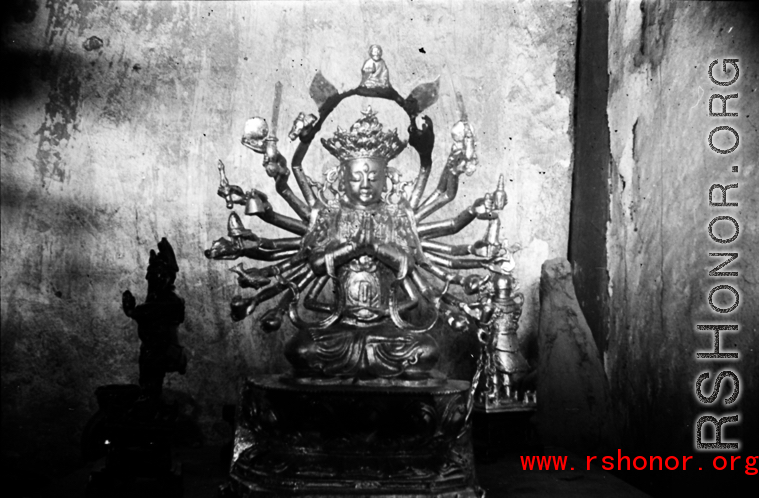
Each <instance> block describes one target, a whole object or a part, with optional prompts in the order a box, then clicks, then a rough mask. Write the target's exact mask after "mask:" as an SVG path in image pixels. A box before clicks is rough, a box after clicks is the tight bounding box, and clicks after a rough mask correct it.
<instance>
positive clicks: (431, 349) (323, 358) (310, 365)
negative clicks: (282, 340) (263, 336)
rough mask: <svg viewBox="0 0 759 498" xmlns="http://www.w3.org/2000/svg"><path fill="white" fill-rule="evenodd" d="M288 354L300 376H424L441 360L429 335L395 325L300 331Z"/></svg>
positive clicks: (288, 346) (435, 344)
mask: <svg viewBox="0 0 759 498" xmlns="http://www.w3.org/2000/svg"><path fill="white" fill-rule="evenodd" d="M285 356H286V357H287V359H288V361H289V362H290V363H291V364H292V365H293V367H294V368H295V373H296V375H298V376H306V377H307V376H315V377H366V378H393V377H401V378H403V377H408V378H424V377H425V376H427V375H428V372H429V371H430V370H432V368H433V367H434V366H435V364H436V363H437V360H438V348H437V343H436V341H435V339H434V338H432V337H431V336H430V335H429V334H413V333H409V332H404V331H401V330H399V329H397V328H394V327H388V326H382V325H377V326H372V327H350V328H348V327H344V326H343V327H336V328H334V329H332V330H326V331H318V332H315V333H312V332H309V331H307V330H300V331H298V333H297V334H296V335H295V336H293V337H292V339H290V341H289V342H288V343H287V346H286V348H285Z"/></svg>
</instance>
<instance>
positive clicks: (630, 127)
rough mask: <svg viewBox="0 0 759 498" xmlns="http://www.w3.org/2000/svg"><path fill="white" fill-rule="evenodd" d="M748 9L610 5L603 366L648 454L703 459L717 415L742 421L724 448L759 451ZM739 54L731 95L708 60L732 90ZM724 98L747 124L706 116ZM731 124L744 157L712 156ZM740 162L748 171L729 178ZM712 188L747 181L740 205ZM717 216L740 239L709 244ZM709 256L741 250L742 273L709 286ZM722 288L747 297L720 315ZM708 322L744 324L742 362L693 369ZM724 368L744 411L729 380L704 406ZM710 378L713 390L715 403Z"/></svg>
mask: <svg viewBox="0 0 759 498" xmlns="http://www.w3.org/2000/svg"><path fill="white" fill-rule="evenodd" d="M750 9H751V5H750V4H747V3H723V2H718V3H707V2H692V3H686V2H671V3H665V2H644V3H638V2H626V1H613V2H611V4H610V15H609V26H610V29H609V40H610V43H609V74H610V88H609V106H608V111H609V133H610V136H611V159H612V172H611V189H612V197H611V224H610V226H609V232H608V254H609V272H610V281H611V283H610V287H609V292H610V293H611V310H612V311H611V313H612V314H611V333H610V337H609V340H608V350H607V351H606V355H605V361H606V370H607V373H608V376H609V379H610V383H611V391H612V399H613V400H615V403H616V413H617V416H618V422H619V425H620V428H621V431H622V436H623V440H624V442H625V445H626V446H627V447H628V448H631V449H634V448H639V449H645V451H647V452H648V451H651V452H652V453H645V454H647V455H648V454H665V455H668V454H693V453H694V449H695V434H696V433H695V429H694V424H695V422H696V420H697V419H698V417H699V416H700V415H703V414H706V413H708V412H711V413H715V414H726V413H733V412H740V413H741V414H742V415H741V419H740V425H739V426H735V425H733V426H732V427H730V428H727V429H726V433H725V436H724V439H725V440H730V439H740V440H741V441H742V443H743V445H744V446H743V449H744V450H748V451H752V450H753V454H756V449H757V428H759V425H757V424H756V420H757V416H758V415H759V410H757V402H758V401H759V378H758V377H757V375H756V374H757V372H759V360H758V359H757V355H756V351H757V338H758V337H759V332H758V331H757V329H759V305H758V304H757V299H756V298H757V296H759V265H757V262H758V261H759V249H758V247H759V234H757V231H756V229H755V227H756V220H757V216H759V184H758V182H757V174H758V170H757V166H758V165H757V160H758V159H759V132H758V131H757V118H758V116H759V112H758V111H759V97H757V93H756V92H757V87H759V80H758V78H759V70H758V68H759V29H757V27H759V23H758V22H757V20H758V19H757V16H756V10H753V11H751V10H750ZM731 57H734V58H738V59H739V61H740V62H739V67H740V77H739V80H738V81H737V82H736V83H735V84H734V85H732V86H730V87H721V86H717V85H714V84H713V83H711V82H710V80H709V77H708V74H707V70H708V68H709V64H710V63H711V62H712V61H713V60H715V59H718V60H719V61H720V65H719V66H717V67H715V73H714V74H715V77H716V78H718V79H720V80H723V81H724V80H728V79H729V77H728V76H727V75H724V74H723V73H722V71H721V70H720V68H721V61H722V59H723V58H731ZM714 93H720V94H729V93H738V94H739V98H738V99H731V100H730V101H729V106H728V110H729V111H730V112H738V113H739V116H738V117H731V118H724V117H723V118H717V117H710V116H709V114H708V108H707V105H708V99H709V97H710V95H712V94H714ZM718 103H719V101H715V112H719V109H720V107H719V106H718V105H716V104H718ZM724 124H730V125H731V126H733V127H735V129H736V130H738V131H739V135H740V146H739V148H738V149H737V150H736V151H735V152H734V153H732V154H729V155H728V156H725V155H720V154H716V153H713V152H712V151H711V150H710V149H709V146H708V143H707V137H708V134H709V132H710V131H711V130H712V129H713V128H714V127H715V126H717V125H724ZM724 138H725V137H724V136H723V137H719V136H717V137H715V144H718V145H720V146H721V147H723V148H727V147H726V146H725V145H726V142H727V141H726V140H725V141H724V142H723V141H721V140H723V139H724ZM728 147H729V146H728ZM733 165H737V166H738V167H739V171H738V173H732V172H731V166H733ZM715 183H720V184H723V185H728V184H731V183H738V185H739V188H738V189H737V190H736V189H731V190H730V191H729V192H730V199H729V200H730V201H731V202H738V206H737V207H727V208H725V207H723V208H717V207H710V206H709V200H708V192H709V187H710V186H711V185H713V184H715ZM715 200H719V196H718V195H715ZM717 215H730V216H733V217H735V218H736V219H737V220H738V221H739V223H740V226H741V232H740V235H739V237H738V238H737V240H736V241H735V242H733V243H731V244H727V245H723V244H718V243H716V242H713V241H712V240H711V239H710V237H709V235H708V232H707V226H708V224H709V222H710V220H711V219H712V218H714V217H715V216H717ZM715 234H717V235H719V236H722V237H725V236H726V234H727V237H729V236H730V235H729V232H728V229H727V225H723V226H719V225H716V226H715ZM709 252H738V253H739V255H740V256H739V259H738V260H737V261H735V262H734V263H732V265H731V266H732V268H730V269H728V268H724V269H723V271H738V273H739V276H738V277H709V276H708V273H709V270H711V269H712V268H714V267H715V266H716V265H717V264H719V263H720V262H721V259H720V258H713V257H709V255H708V253H709ZM717 284H730V285H732V286H734V287H735V288H736V289H737V290H738V291H739V292H740V296H741V301H740V306H739V307H738V309H736V310H735V311H733V312H731V313H728V314H719V313H715V312H714V311H712V309H711V308H710V306H709V304H708V301H707V296H708V293H709V291H710V290H711V289H712V288H713V287H714V286H715V285H717ZM728 296H730V294H729V293H725V292H723V293H718V294H716V295H715V303H717V304H719V305H720V306H725V304H726V303H728V304H727V306H729V305H730V304H729V300H728V299H727V297H728ZM704 323H706V324H709V323H737V324H739V325H740V330H739V332H737V333H723V334H722V336H723V339H722V349H723V350H727V351H730V350H732V351H735V350H737V351H739V354H740V356H739V359H738V360H737V361H731V362H727V361H726V362H723V363H718V362H717V361H705V360H699V361H697V360H696V352H697V351H705V350H706V351H708V350H709V349H711V344H712V336H710V334H709V333H703V332H697V331H696V325H697V324H704ZM726 367H729V368H730V369H732V370H734V371H735V372H737V373H738V374H739V376H740V379H741V380H740V397H739V399H738V401H737V402H736V403H735V404H734V405H731V406H729V407H726V406H725V404H724V402H723V401H722V399H723V398H724V397H725V396H727V395H729V393H730V392H731V385H730V383H729V382H723V384H722V391H720V396H719V399H718V402H716V403H714V405H711V406H707V405H704V404H701V403H699V402H698V401H697V399H696V395H695V382H696V379H697V377H698V376H699V375H700V374H701V373H702V372H710V373H711V379H712V380H713V379H714V377H715V376H716V375H717V374H718V373H719V372H720V371H721V370H722V369H723V368H726ZM712 380H710V381H707V382H706V383H705V386H704V393H705V394H706V395H709V394H710V393H711V382H712ZM726 392H727V393H728V394H725V393H726ZM725 427H729V426H725ZM657 449H659V450H661V452H660V453H655V451H656V450H657ZM672 451H675V452H674V453H670V452H672ZM680 451H682V452H684V453H679V452H680Z"/></svg>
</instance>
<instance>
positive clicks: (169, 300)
mask: <svg viewBox="0 0 759 498" xmlns="http://www.w3.org/2000/svg"><path fill="white" fill-rule="evenodd" d="M178 272H179V266H177V260H176V257H175V256H174V250H173V249H172V247H171V244H169V241H168V240H166V238H165V237H164V238H162V239H161V242H159V243H158V254H156V253H155V251H153V250H152V249H151V251H150V261H149V263H148V272H147V274H146V275H145V280H147V281H148V295H147V297H146V298H145V302H144V303H143V304H140V305H136V301H135V298H134V296H133V295H132V293H131V292H130V291H128V290H127V291H124V294H123V295H122V298H121V300H122V305H123V308H124V313H125V314H126V316H128V317H130V318H132V319H133V320H135V321H136V322H137V334H138V335H139V337H140V341H142V344H141V346H140V389H141V396H140V398H141V399H145V400H156V399H158V398H160V396H161V390H162V387H163V379H164V377H165V376H166V374H167V373H170V372H179V373H180V374H182V375H184V373H185V371H186V369H187V356H186V355H185V352H184V348H183V347H182V346H181V345H180V344H179V337H178V330H179V325H180V324H181V323H182V322H184V299H182V298H181V297H179V296H177V294H176V293H175V292H174V281H175V280H176V278H177V273H178Z"/></svg>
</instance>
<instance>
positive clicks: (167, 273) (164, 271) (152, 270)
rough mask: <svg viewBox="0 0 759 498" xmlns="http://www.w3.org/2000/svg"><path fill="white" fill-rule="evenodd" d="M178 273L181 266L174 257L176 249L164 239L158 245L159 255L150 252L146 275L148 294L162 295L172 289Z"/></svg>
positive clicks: (152, 251)
mask: <svg viewBox="0 0 759 498" xmlns="http://www.w3.org/2000/svg"><path fill="white" fill-rule="evenodd" d="M177 272H179V266H178V265H177V259H176V257H175V256H174V249H173V248H172V247H171V244H169V241H168V240H166V237H164V238H162V239H161V241H160V242H159V243H158V254H156V252H155V251H154V250H152V249H151V250H150V259H149V262H148V272H147V274H146V275H145V280H147V281H148V294H160V293H161V292H163V291H165V290H168V289H172V288H173V286H174V281H175V280H176V278H177Z"/></svg>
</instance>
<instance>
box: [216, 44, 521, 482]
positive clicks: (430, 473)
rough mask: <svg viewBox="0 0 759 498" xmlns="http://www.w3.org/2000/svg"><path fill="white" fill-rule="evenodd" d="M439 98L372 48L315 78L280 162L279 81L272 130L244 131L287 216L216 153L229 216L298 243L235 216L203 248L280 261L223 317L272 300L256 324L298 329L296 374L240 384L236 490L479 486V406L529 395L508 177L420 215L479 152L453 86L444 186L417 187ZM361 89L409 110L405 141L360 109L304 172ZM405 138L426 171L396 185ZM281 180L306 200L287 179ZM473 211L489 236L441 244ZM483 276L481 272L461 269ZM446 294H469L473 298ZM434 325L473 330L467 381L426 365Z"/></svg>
mask: <svg viewBox="0 0 759 498" xmlns="http://www.w3.org/2000/svg"><path fill="white" fill-rule="evenodd" d="M438 92H439V81H437V80H436V81H434V82H432V83H426V84H422V85H419V86H418V87H416V88H415V89H414V90H413V91H412V92H411V94H410V95H409V96H408V97H406V98H403V97H401V96H400V94H399V93H398V92H397V91H396V90H395V89H394V88H393V87H392V86H391V84H390V81H389V71H388V68H387V65H386V63H385V61H384V60H382V49H381V48H380V47H379V46H377V45H373V46H372V47H371V48H370V59H368V60H367V61H366V62H365V63H364V65H363V67H362V82H361V84H359V86H357V87H356V88H354V89H351V90H348V91H345V92H342V93H339V92H338V91H337V90H336V88H335V87H334V86H333V85H332V84H331V83H329V82H328V81H327V80H326V79H325V78H324V77H323V76H322V75H321V73H317V75H316V77H315V78H314V80H313V82H312V84H311V89H310V94H311V97H312V98H313V100H314V101H315V102H316V104H317V106H318V117H317V116H315V115H313V114H309V115H306V114H305V113H300V114H299V115H298V117H297V118H296V119H295V122H294V123H293V126H292V129H291V131H290V133H289V137H290V139H291V140H299V144H298V146H297V149H296V150H295V153H294V155H293V158H292V161H291V164H290V168H288V165H287V161H286V160H285V158H284V157H283V156H282V155H281V154H280V153H279V150H278V147H277V137H276V132H277V123H278V114H279V103H280V99H281V85H279V84H277V88H276V96H275V104H274V115H273V118H272V122H271V127H270V126H269V124H268V123H267V122H266V121H265V120H264V119H262V118H252V119H251V120H249V121H248V123H246V127H245V134H244V136H243V140H242V141H243V144H244V145H245V146H246V147H248V148H250V149H251V150H253V151H255V152H257V153H260V154H263V156H264V159H263V166H264V169H265V171H266V172H267V174H268V175H269V176H270V177H271V178H272V179H273V180H274V184H275V187H276V191H277V193H279V194H280V195H281V196H282V197H283V198H284V199H285V201H287V203H288V204H289V206H290V207H291V208H292V209H293V211H294V212H295V214H296V215H297V218H293V217H288V216H285V215H282V214H280V213H277V212H275V211H274V210H273V209H272V207H271V205H270V204H269V202H268V199H267V196H266V195H265V194H264V193H263V192H261V191H260V190H256V189H253V190H251V191H249V192H246V191H245V190H243V189H242V188H241V187H239V186H236V185H231V184H230V183H229V181H228V180H227V177H226V173H225V171H224V165H223V164H222V163H221V162H219V172H220V175H221V185H220V187H219V189H218V194H219V196H221V197H222V198H224V199H225V201H226V203H227V207H228V208H230V209H232V208H234V206H235V205H240V206H244V207H245V214H247V215H251V216H257V217H258V218H260V219H261V220H263V221H265V222H267V223H269V224H272V225H274V226H277V227H279V228H282V229H284V230H286V231H288V232H291V233H292V234H294V235H295V237H290V238H281V239H267V238H263V237H259V236H257V235H256V234H254V233H253V232H252V231H251V230H250V229H248V228H246V227H245V226H244V224H243V222H242V220H241V218H240V217H239V216H238V215H237V214H236V213H234V212H233V213H232V214H231V215H230V217H229V222H228V237H227V238H221V239H219V240H217V241H215V242H214V243H213V245H212V247H211V248H210V249H208V250H207V251H206V256H207V257H209V258H213V259H236V258H240V257H244V258H250V259H255V260H259V261H276V263H274V264H271V265H270V266H266V267H263V268H260V267H250V268H246V267H244V266H243V265H242V264H239V265H237V266H235V267H233V268H232V269H231V270H232V271H234V272H235V273H236V274H237V275H238V282H239V284H240V287H242V288H252V289H256V290H258V289H261V290H259V291H258V292H257V293H255V294H253V295H251V296H249V297H244V296H236V297H235V298H234V299H233V300H232V303H231V309H232V318H233V319H234V320H242V319H244V318H245V317H246V316H248V315H250V314H253V313H254V312H255V311H256V308H257V307H258V306H259V305H260V304H261V303H262V302H264V301H266V300H269V299H272V298H274V297H277V296H281V297H280V298H279V302H278V303H277V304H275V305H274V306H273V307H271V308H269V309H268V310H267V311H266V312H265V313H263V314H262V315H261V316H260V317H259V319H258V323H259V325H260V328H261V330H263V331H265V332H272V331H275V330H278V329H279V328H280V326H281V325H282V322H283V319H284V317H285V315H287V317H288V318H289V319H290V321H291V322H292V323H293V325H294V326H295V327H296V329H297V332H296V333H295V334H294V335H293V336H292V337H291V338H290V339H289V341H288V342H287V344H286V348H285V355H286V357H287V359H288V360H289V362H290V363H291V364H292V366H293V372H292V373H291V374H289V375H284V376H267V377H260V378H253V379H250V380H248V381H247V383H246V386H245V387H244V388H243V399H242V404H241V410H240V414H241V417H240V426H239V427H238V431H237V436H236V442H235V452H234V458H233V464H232V472H231V482H230V485H229V488H228V490H229V491H230V492H234V493H236V494H239V495H249V496H253V495H256V494H266V493H269V494H272V495H282V494H288V493H296V494H297V493H305V494H307V495H310V496H314V495H319V494H322V495H330V494H333V493H335V492H337V493H341V494H344V493H347V492H353V493H355V494H380V495H381V494H393V495H397V496H402V495H414V496H418V495H435V496H437V495H440V496H449V495H450V496H454V495H457V493H458V496H475V495H476V493H477V486H476V482H475V479H474V472H473V468H472V461H471V446H470V443H469V440H468V437H469V436H468V415H469V413H470V411H471V409H472V406H473V404H474V401H475V398H477V399H478V400H479V402H480V403H485V404H487V403H491V404H492V403H506V404H522V403H524V400H523V398H522V396H523V394H524V393H521V392H519V390H518V389H517V386H516V384H515V383H516V382H517V381H518V378H519V376H520V375H521V374H523V373H524V372H525V371H526V369H527V365H526V362H525V361H524V359H523V358H522V357H521V355H520V354H519V351H518V349H517V340H516V321H517V319H518V316H519V312H520V310H521V296H520V295H519V294H518V293H516V292H515V282H514V278H513V277H512V275H511V270H512V269H513V260H512V257H511V252H510V251H509V249H508V248H507V247H506V246H505V244H504V242H503V241H502V240H500V239H499V231H500V221H499V219H498V212H499V211H500V210H502V209H503V208H504V206H505V205H506V193H505V191H504V183H503V178H501V179H500V181H499V183H498V186H497V188H496V189H495V190H494V191H493V192H490V193H487V194H485V195H484V196H483V197H481V198H479V199H477V200H476V201H474V202H473V203H472V204H471V205H469V206H467V207H465V208H464V209H463V210H462V211H461V212H460V213H459V214H458V215H456V216H455V217H453V218H451V219H446V220H443V221H434V222H430V221H426V219H427V218H428V217H429V216H430V215H431V214H433V213H434V212H436V211H437V210H439V209H440V208H442V207H443V206H445V205H446V204H448V203H450V202H451V201H453V200H454V199H455V197H456V193H457V190H458V185H459V178H460V176H461V174H462V173H466V174H468V175H471V174H472V173H473V172H474V171H475V169H476V166H477V162H478V159H477V154H476V151H475V137H474V133H473V129H472V126H471V124H470V123H469V122H468V120H467V117H466V113H465V111H464V108H463V101H462V98H461V95H460V94H457V101H458V104H459V109H460V110H461V120H460V121H459V122H458V123H456V124H455V125H454V126H453V128H452V132H451V137H452V139H453V144H452V146H451V149H450V153H449V154H448V158H447V160H446V162H445V164H444V166H443V168H442V173H441V175H440V180H439V182H438V185H437V188H436V189H435V190H434V191H433V192H432V193H431V194H430V195H429V196H426V197H425V195H424V194H425V187H426V185H427V180H428V178H429V176H430V173H431V170H432V150H433V146H434V141H435V135H434V131H433V124H432V121H431V119H430V118H429V117H427V116H424V117H421V118H419V114H420V113H421V112H422V111H424V110H425V109H426V108H428V107H429V106H430V105H432V104H434V103H435V101H436V100H437V98H438ZM355 95H358V96H363V97H370V98H379V99H386V100H390V101H393V102H395V103H397V104H398V105H399V106H400V107H401V108H402V109H403V110H404V111H405V112H406V114H407V115H408V117H409V120H410V126H409V127H408V134H409V136H408V142H404V141H403V140H402V139H401V138H400V137H399V136H398V133H397V131H395V130H393V131H388V130H385V129H384V127H383V125H382V124H381V123H380V122H379V120H378V118H377V114H376V112H374V111H373V110H372V109H371V107H368V108H367V109H366V110H365V111H363V112H362V116H361V117H360V118H359V119H358V120H357V121H356V122H355V123H354V124H353V125H352V126H350V128H349V129H348V130H343V129H341V128H340V127H338V129H337V131H336V132H335V133H334V135H333V136H331V137H329V138H322V139H321V143H322V145H323V146H324V147H325V149H326V150H327V151H328V152H329V153H330V154H332V155H333V156H334V157H335V158H337V160H338V161H339V164H338V165H336V166H335V167H333V168H331V169H329V170H328V171H326V172H325V173H324V177H323V180H322V181H317V180H314V179H313V178H311V177H309V176H308V175H307V174H306V173H305V171H304V167H303V160H304V157H305V155H306V152H307V151H308V149H309V147H310V145H311V143H312V142H313V139H314V138H315V136H316V134H317V133H318V132H319V131H320V130H321V127H322V124H323V123H324V121H325V119H326V118H327V116H329V115H330V113H331V112H332V111H333V110H334V109H335V108H336V107H337V106H338V105H339V104H340V102H342V101H343V100H344V99H346V98H348V97H351V96H355ZM418 118H419V119H420V120H421V123H420V124H417V119H418ZM407 145H410V146H411V147H412V148H414V149H415V150H416V152H417V153H418V156H419V161H420V166H419V172H418V175H417V177H416V179H415V180H413V181H408V182H404V181H403V180H402V178H401V176H400V174H399V173H398V170H396V169H395V168H393V167H392V166H391V161H392V160H393V159H394V158H395V157H396V156H398V155H399V154H400V153H401V152H402V151H403V149H404V148H405V147H406V146H407ZM291 172H292V176H293V177H294V178H295V182H296V183H297V185H298V187H299V189H300V191H301V193H302V195H303V199H301V198H299V197H298V196H296V194H295V193H294V192H293V191H292V190H291V188H290V186H289V183H288V180H289V178H290V174H291ZM477 219H480V220H487V225H488V227H487V232H486V235H485V237H483V239H482V240H479V241H477V242H475V243H473V244H463V245H451V244H445V243H442V242H438V241H436V239H439V238H440V237H444V236H447V235H452V234H455V233H457V232H459V231H460V230H462V229H463V228H464V227H466V226H467V225H469V224H470V223H472V222H473V221H474V220H477ZM478 269H480V270H487V274H485V275H481V274H471V272H468V273H469V274H462V273H461V272H460V271H464V272H466V271H467V270H478ZM455 287H460V288H461V290H462V291H463V292H462V293H463V294H466V295H477V297H478V299H476V300H473V301H472V302H470V303H469V302H467V300H466V299H465V298H464V297H463V296H460V295H459V296H457V295H456V293H455V292H454V288H455ZM446 324H447V326H446ZM438 329H445V330H447V331H449V332H450V331H451V330H453V331H458V332H459V333H462V332H467V331H471V332H473V333H477V334H478V337H479V338H480V341H481V343H482V345H483V347H482V355H481V358H480V361H479V362H478V370H477V374H476V375H475V380H474V382H473V383H472V384H471V387H470V383H468V382H464V381H453V380H447V379H446V378H445V376H444V375H443V374H441V373H440V372H439V371H437V370H435V369H434V367H435V364H436V362H437V360H438V357H439V350H438V345H437V342H436V340H435V339H434V337H433V335H434V334H435V333H440V331H439V330H438ZM483 374H484V377H483V376H482V375H483ZM481 377H482V381H481V380H480V379H481ZM478 386H479V391H478V394H477V395H476V396H475V390H476V389H478Z"/></svg>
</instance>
